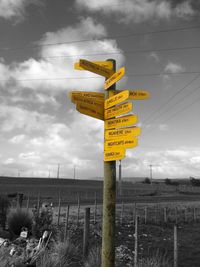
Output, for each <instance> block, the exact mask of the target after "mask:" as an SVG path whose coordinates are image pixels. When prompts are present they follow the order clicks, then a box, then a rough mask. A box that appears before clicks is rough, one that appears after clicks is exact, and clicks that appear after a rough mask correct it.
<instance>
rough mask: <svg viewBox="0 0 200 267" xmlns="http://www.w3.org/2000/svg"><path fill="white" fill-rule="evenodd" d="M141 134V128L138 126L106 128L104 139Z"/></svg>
mask: <svg viewBox="0 0 200 267" xmlns="http://www.w3.org/2000/svg"><path fill="white" fill-rule="evenodd" d="M140 134H141V128H139V127H131V128H121V129H116V130H106V131H105V139H106V140H112V139H116V138H121V137H124V136H129V137H131V136H138V135H140Z"/></svg>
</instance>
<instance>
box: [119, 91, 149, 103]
mask: <svg viewBox="0 0 200 267" xmlns="http://www.w3.org/2000/svg"><path fill="white" fill-rule="evenodd" d="M126 90H128V89H126ZM128 91H129V99H132V100H144V99H148V98H150V93H149V92H148V91H144V90H128ZM119 92H124V90H116V91H114V94H118V93H119Z"/></svg>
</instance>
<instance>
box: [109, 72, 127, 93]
mask: <svg viewBox="0 0 200 267" xmlns="http://www.w3.org/2000/svg"><path fill="white" fill-rule="evenodd" d="M124 74H125V68H124V67H123V68H121V69H119V70H118V71H117V72H115V73H114V74H113V75H112V76H111V77H110V78H108V79H107V80H106V81H105V83H104V89H105V90H107V89H108V88H110V87H111V86H112V85H113V84H114V83H116V82H118V81H119V80H120V79H121V78H122V77H123V76H124Z"/></svg>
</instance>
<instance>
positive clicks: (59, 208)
mask: <svg viewBox="0 0 200 267" xmlns="http://www.w3.org/2000/svg"><path fill="white" fill-rule="evenodd" d="M60 210H61V197H60V192H59V197H58V221H57V225H58V226H59V224H60Z"/></svg>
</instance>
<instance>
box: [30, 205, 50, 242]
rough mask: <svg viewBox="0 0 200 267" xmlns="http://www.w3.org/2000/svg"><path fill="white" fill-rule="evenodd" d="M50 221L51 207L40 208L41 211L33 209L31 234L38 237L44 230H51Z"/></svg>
mask: <svg viewBox="0 0 200 267" xmlns="http://www.w3.org/2000/svg"><path fill="white" fill-rule="evenodd" d="M52 221H53V212H52V210H51V209H45V210H44V209H42V210H41V211H37V210H33V226H32V233H33V235H34V236H35V237H38V238H40V237H41V236H42V234H43V232H44V231H52V230H53V225H52Z"/></svg>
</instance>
